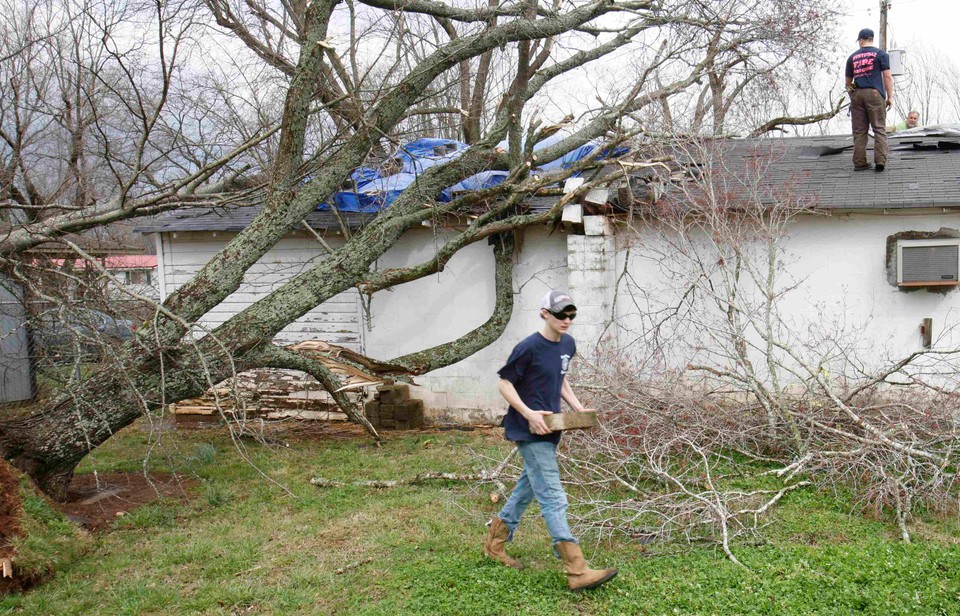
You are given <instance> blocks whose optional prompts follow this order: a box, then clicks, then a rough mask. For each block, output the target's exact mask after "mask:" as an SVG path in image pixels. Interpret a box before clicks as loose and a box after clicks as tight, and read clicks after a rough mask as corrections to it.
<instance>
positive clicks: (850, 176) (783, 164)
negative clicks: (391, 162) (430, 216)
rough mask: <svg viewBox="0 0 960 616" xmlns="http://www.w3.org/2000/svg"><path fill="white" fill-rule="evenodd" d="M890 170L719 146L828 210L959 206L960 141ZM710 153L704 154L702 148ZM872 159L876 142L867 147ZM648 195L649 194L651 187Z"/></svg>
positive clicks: (230, 223)
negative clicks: (864, 169)
mask: <svg viewBox="0 0 960 616" xmlns="http://www.w3.org/2000/svg"><path fill="white" fill-rule="evenodd" d="M888 143H889V147H890V155H889V157H888V161H887V168H886V171H884V172H883V173H876V172H874V171H854V170H853V161H852V155H853V138H852V137H851V136H849V135H833V136H825V137H793V138H783V139H730V140H725V141H719V142H716V143H715V146H716V147H717V149H718V150H719V151H720V152H722V155H723V166H724V167H725V168H726V170H727V171H728V172H730V173H732V174H733V175H737V174H740V173H744V172H746V171H745V170H749V169H753V170H754V172H755V170H756V168H757V166H758V165H759V166H760V167H761V168H762V175H763V184H764V185H766V186H770V187H775V188H782V187H785V186H789V187H790V188H791V190H792V191H793V192H794V193H795V194H797V195H798V196H801V197H807V198H808V199H809V200H811V201H814V202H815V203H816V206H817V207H819V208H823V209H863V210H866V209H902V208H923V207H960V137H957V136H951V135H909V136H908V135H904V136H897V135H891V136H890V137H889V138H888ZM698 151H699V152H703V150H698ZM698 156H705V154H702V153H701V154H691V153H690V152H689V151H687V152H685V155H681V156H680V157H678V158H681V159H682V158H687V161H686V162H687V163H688V164H689V163H691V162H697V161H696V160H695V159H696V158H697V157H698ZM867 157H868V159H869V160H871V161H872V160H873V140H872V139H871V140H870V144H869V145H868V149H867ZM644 191H645V188H644ZM557 198H558V197H532V198H530V199H528V200H527V202H526V205H527V206H528V207H530V208H531V209H532V210H545V209H548V208H550V207H551V206H552V205H553V204H554V203H556V200H557ZM259 209H260V208H259V207H255V206H247V207H219V208H192V209H184V210H175V211H171V212H166V213H163V214H158V215H157V216H154V217H153V218H148V219H144V220H142V221H140V223H139V224H138V225H137V227H136V230H137V231H140V232H142V233H157V232H167V231H241V230H243V229H245V228H246V227H247V225H249V224H250V223H251V222H252V221H253V219H254V217H255V216H256V215H257V212H258V211H259ZM342 216H343V218H344V221H345V222H346V223H347V224H348V225H349V227H350V228H351V229H358V228H360V227H362V226H363V225H364V224H366V223H368V222H369V221H370V220H372V219H373V218H374V217H375V216H376V214H371V213H367V214H364V213H354V212H343V213H342ZM307 223H308V224H309V225H310V226H311V227H313V228H314V229H338V228H339V227H340V225H339V223H338V222H337V219H336V217H335V216H334V215H333V214H332V213H331V212H329V211H325V212H317V211H314V212H311V213H310V214H309V215H308V216H307Z"/></svg>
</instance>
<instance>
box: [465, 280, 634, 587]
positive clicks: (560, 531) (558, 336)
mask: <svg viewBox="0 0 960 616" xmlns="http://www.w3.org/2000/svg"><path fill="white" fill-rule="evenodd" d="M576 316H577V307H576V306H575V305H574V304H573V300H572V299H570V297H569V296H568V295H567V294H566V293H563V292H561V291H550V292H549V293H547V294H546V295H545V296H544V297H543V301H542V302H541V307H540V318H541V319H543V327H542V328H541V329H540V331H539V332H536V333H534V334H532V335H530V336H528V337H527V338H525V339H524V340H521V341H520V343H519V344H517V346H516V347H514V349H513V352H512V353H511V354H510V358H509V359H508V360H507V363H506V365H504V366H503V368H501V369H500V370H499V372H498V373H499V375H500V384H499V386H498V387H499V390H500V394H501V395H502V396H503V398H504V399H505V400H506V401H507V403H508V404H509V405H510V408H509V409H507V416H506V417H505V418H504V422H503V426H504V430H505V433H506V438H507V440H510V441H514V442H515V443H516V444H517V449H518V450H519V451H520V455H521V456H523V472H522V473H521V475H520V478H519V479H518V480H517V485H516V487H515V488H514V490H513V493H512V494H511V495H510V498H509V499H508V500H507V503H506V504H505V505H504V506H503V509H502V510H501V511H500V513H499V515H497V516H495V517H494V518H493V520H492V521H491V523H490V532H489V534H488V536H487V538H486V540H485V541H484V542H483V549H484V552H485V553H486V555H487V556H489V557H491V558H493V559H495V560H498V561H500V562H501V563H503V564H505V565H507V566H508V567H514V568H516V569H522V568H523V566H522V565H521V564H520V562H519V561H517V560H515V559H513V558H511V557H510V556H508V555H507V553H506V550H505V546H506V543H507V542H508V541H511V540H512V539H513V532H514V531H515V530H516V528H517V526H518V525H519V524H520V518H521V517H522V516H523V512H524V511H525V510H526V508H527V506H528V505H529V504H530V503H531V501H533V499H534V498H536V499H537V502H538V503H540V510H541V513H542V514H543V519H544V521H545V522H546V524H547V530H548V531H549V532H550V537H551V538H552V539H553V547H554V553H555V554H557V555H558V556H559V557H560V559H561V560H562V561H563V567H564V571H565V572H566V576H567V584H568V585H569V586H570V590H572V591H574V592H579V591H582V590H588V589H591V588H596V587H598V586H600V585H601V584H604V583H606V582H608V581H610V580H612V579H613V578H614V576H616V575H617V570H616V569H590V568H589V567H588V566H587V562H586V560H584V558H583V552H581V551H580V546H579V545H578V544H577V540H576V539H575V538H574V536H573V534H572V533H571V532H570V526H569V525H568V523H567V495H566V493H565V492H564V490H563V486H562V485H561V484H560V471H559V467H558V465H557V444H558V443H559V442H560V433H559V432H551V431H550V429H549V428H547V425H546V424H545V423H544V421H543V418H544V416H546V415H549V414H551V413H559V412H560V400H561V399H563V400H564V401H566V403H567V404H569V405H570V406H571V407H572V408H573V409H574V410H575V411H585V410H588V409H585V408H584V407H583V404H581V403H580V400H579V399H577V396H576V394H574V393H573V389H571V387H570V384H569V383H567V381H566V378H565V376H566V374H567V370H568V369H569V367H570V360H571V359H572V358H573V356H574V355H575V354H576V352H577V345H576V343H575V342H574V340H573V338H572V337H571V336H570V335H569V334H567V330H568V329H570V325H571V324H572V322H573V319H574V318H575V317H576Z"/></svg>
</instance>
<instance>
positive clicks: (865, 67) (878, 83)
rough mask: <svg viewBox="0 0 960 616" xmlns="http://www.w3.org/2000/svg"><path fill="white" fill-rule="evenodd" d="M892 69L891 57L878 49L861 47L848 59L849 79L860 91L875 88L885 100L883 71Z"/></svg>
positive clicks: (847, 73)
mask: <svg viewBox="0 0 960 616" xmlns="http://www.w3.org/2000/svg"><path fill="white" fill-rule="evenodd" d="M889 69H890V56H888V55H887V52H885V51H884V50H882V49H878V48H876V47H861V48H860V50H859V51H855V52H853V54H851V55H850V57H849V58H847V72H846V75H847V77H850V78H852V79H853V83H854V85H856V86H857V88H858V89H861V88H873V89H874V90H877V91H879V92H880V95H881V96H883V97H884V98H886V97H887V93H886V91H885V90H884V88H883V71H886V70H889Z"/></svg>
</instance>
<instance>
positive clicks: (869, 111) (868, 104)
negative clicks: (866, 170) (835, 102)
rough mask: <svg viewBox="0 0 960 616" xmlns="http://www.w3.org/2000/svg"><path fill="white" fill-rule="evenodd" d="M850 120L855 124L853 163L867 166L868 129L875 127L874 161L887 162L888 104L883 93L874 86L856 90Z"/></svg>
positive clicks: (851, 105)
mask: <svg viewBox="0 0 960 616" xmlns="http://www.w3.org/2000/svg"><path fill="white" fill-rule="evenodd" d="M850 120H851V122H852V124H853V165H854V166H855V167H866V166H867V165H868V164H869V163H868V162H867V129H869V128H870V127H871V126H872V127H873V162H874V163H875V164H878V165H884V166H886V164H887V128H886V126H887V105H886V101H884V100H883V95H881V94H880V92H879V91H877V90H874V89H873V88H863V89H861V90H854V91H853V93H852V94H851V95H850Z"/></svg>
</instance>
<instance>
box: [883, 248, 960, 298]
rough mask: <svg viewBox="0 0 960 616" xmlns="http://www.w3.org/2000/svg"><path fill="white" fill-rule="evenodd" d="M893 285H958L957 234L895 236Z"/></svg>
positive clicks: (958, 256)
mask: <svg viewBox="0 0 960 616" xmlns="http://www.w3.org/2000/svg"><path fill="white" fill-rule="evenodd" d="M897 285H898V286H901V287H931V286H944V285H960V238H957V239H954V238H942V239H931V240H898V241H897Z"/></svg>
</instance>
